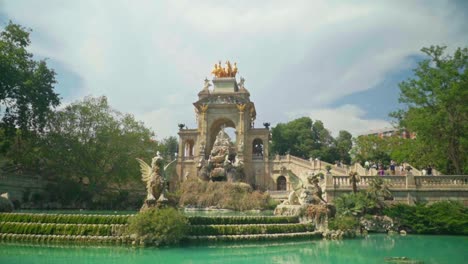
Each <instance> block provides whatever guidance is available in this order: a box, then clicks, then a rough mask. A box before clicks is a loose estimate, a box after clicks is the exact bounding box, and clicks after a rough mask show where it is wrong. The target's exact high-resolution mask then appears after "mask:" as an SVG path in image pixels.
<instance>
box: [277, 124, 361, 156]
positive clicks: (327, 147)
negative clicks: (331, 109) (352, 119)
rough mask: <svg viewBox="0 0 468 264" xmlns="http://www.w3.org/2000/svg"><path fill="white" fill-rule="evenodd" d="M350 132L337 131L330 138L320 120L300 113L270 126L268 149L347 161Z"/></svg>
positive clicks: (350, 144) (280, 152)
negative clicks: (335, 136)
mask: <svg viewBox="0 0 468 264" xmlns="http://www.w3.org/2000/svg"><path fill="white" fill-rule="evenodd" d="M351 138H352V136H351V134H350V133H349V132H347V131H340V133H339V135H338V137H337V139H334V138H333V137H332V135H331V133H330V131H328V130H327V129H326V128H325V126H324V125H323V123H322V121H320V120H316V121H315V122H314V121H312V119H310V118H309V117H301V118H298V119H295V120H293V121H290V122H288V123H285V124H283V123H280V124H278V125H276V126H275V127H274V128H272V146H271V147H272V153H278V154H281V155H284V154H286V153H289V154H291V155H294V156H298V157H301V158H305V159H307V158H310V157H314V158H320V159H321V160H324V161H327V162H335V161H344V162H346V163H349V161H350V157H349V151H350V149H351V146H352V142H351Z"/></svg>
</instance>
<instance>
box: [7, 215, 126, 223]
mask: <svg viewBox="0 0 468 264" xmlns="http://www.w3.org/2000/svg"><path fill="white" fill-rule="evenodd" d="M130 216H131V215H87V214H30V213H0V222H20V223H60V224H108V225H110V224H127V222H128V218H129V217H130Z"/></svg>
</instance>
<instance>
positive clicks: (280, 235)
mask: <svg viewBox="0 0 468 264" xmlns="http://www.w3.org/2000/svg"><path fill="white" fill-rule="evenodd" d="M189 221H190V223H191V226H190V232H189V236H187V238H186V239H187V240H188V241H192V242H195V241H196V242H226V241H231V242H232V241H261V240H275V239H314V238H321V237H322V233H321V232H316V231H314V230H315V227H314V226H313V225H312V224H302V223H299V219H298V218H297V217H278V216H249V217H247V216H246V217H243V216H242V217H192V218H189Z"/></svg>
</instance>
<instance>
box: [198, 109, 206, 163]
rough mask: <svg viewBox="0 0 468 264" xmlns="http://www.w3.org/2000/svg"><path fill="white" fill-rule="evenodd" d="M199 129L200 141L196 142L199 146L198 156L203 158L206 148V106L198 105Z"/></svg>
mask: <svg viewBox="0 0 468 264" xmlns="http://www.w3.org/2000/svg"><path fill="white" fill-rule="evenodd" d="M199 110H200V120H201V122H200V128H199V131H200V139H199V140H198V144H199V147H198V149H199V153H200V155H203V157H204V156H205V148H206V127H207V125H206V111H208V105H206V104H205V105H200V108H199Z"/></svg>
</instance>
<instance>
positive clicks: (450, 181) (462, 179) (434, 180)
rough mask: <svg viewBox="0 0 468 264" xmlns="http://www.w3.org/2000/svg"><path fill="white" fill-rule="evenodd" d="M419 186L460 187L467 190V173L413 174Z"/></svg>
mask: <svg viewBox="0 0 468 264" xmlns="http://www.w3.org/2000/svg"><path fill="white" fill-rule="evenodd" d="M414 181H415V185H416V187H419V188H461V189H467V190H468V175H440V176H414Z"/></svg>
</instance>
